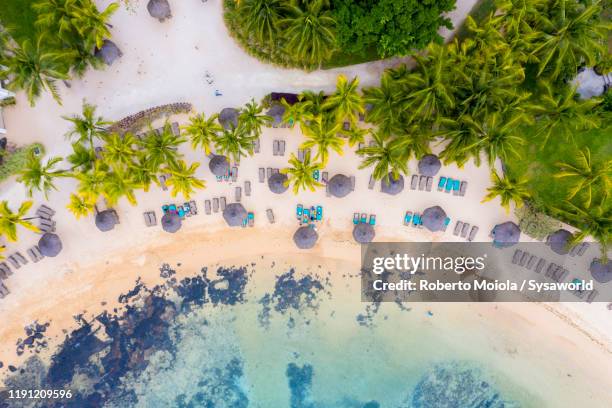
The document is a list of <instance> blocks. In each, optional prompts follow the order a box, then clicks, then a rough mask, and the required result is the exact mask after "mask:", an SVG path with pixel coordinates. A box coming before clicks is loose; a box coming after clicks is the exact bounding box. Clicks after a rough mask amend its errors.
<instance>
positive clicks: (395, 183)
mask: <svg viewBox="0 0 612 408" xmlns="http://www.w3.org/2000/svg"><path fill="white" fill-rule="evenodd" d="M402 190H404V177H403V176H402V175H401V174H399V175H398V177H397V178H395V176H393V173H389V177H388V178H386V179H385V178H383V179H382V180H381V182H380V191H382V192H383V193H387V194H391V195H397V194H399V193H401V192H402Z"/></svg>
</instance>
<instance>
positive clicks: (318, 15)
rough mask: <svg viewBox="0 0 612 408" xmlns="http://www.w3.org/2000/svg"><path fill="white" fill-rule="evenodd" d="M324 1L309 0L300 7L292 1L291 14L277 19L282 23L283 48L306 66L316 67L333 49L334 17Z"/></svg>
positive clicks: (334, 41) (334, 43) (334, 46)
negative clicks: (284, 28)
mask: <svg viewBox="0 0 612 408" xmlns="http://www.w3.org/2000/svg"><path fill="white" fill-rule="evenodd" d="M324 5H325V1H324V0H313V1H309V2H305V3H302V7H303V9H302V8H301V7H300V5H299V3H293V2H292V3H290V6H289V10H290V12H291V14H292V16H291V17H288V18H285V19H282V20H281V21H280V24H281V25H282V26H284V27H286V31H285V38H286V44H285V48H286V50H287V52H288V53H289V54H290V55H292V56H293V58H294V60H296V61H298V62H301V63H303V64H304V65H305V66H307V67H318V66H319V65H321V63H322V62H323V61H325V60H326V59H328V58H329V57H330V56H331V55H332V53H333V52H334V51H335V49H336V35H335V26H336V21H335V20H334V18H333V17H332V12H331V11H330V10H328V9H327V10H326V9H325V7H324Z"/></svg>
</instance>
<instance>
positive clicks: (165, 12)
mask: <svg viewBox="0 0 612 408" xmlns="http://www.w3.org/2000/svg"><path fill="white" fill-rule="evenodd" d="M147 10H149V14H150V15H151V17H153V18H156V19H158V20H159V21H160V22H163V21H164V20H166V19H169V18H170V17H172V10H170V4H169V3H168V0H149V3H148V4H147Z"/></svg>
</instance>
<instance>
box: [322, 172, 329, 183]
mask: <svg viewBox="0 0 612 408" xmlns="http://www.w3.org/2000/svg"><path fill="white" fill-rule="evenodd" d="M328 177H329V173H328V172H326V171H324V172H323V173H321V182H322V183H324V184H327V181H328V180H329V179H328Z"/></svg>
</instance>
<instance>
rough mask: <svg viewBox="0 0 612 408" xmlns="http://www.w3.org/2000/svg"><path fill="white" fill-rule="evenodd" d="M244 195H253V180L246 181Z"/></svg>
mask: <svg viewBox="0 0 612 408" xmlns="http://www.w3.org/2000/svg"><path fill="white" fill-rule="evenodd" d="M244 195H246V196H247V197H250V196H251V182H250V181H248V180H247V181H245V182H244Z"/></svg>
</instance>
